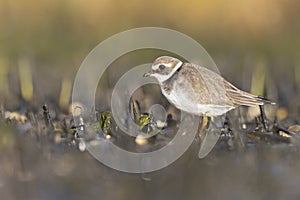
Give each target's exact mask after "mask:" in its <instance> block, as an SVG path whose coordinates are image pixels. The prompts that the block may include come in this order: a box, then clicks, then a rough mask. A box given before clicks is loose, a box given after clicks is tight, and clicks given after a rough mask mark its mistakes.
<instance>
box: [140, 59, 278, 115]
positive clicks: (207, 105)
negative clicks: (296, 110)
mask: <svg viewBox="0 0 300 200" xmlns="http://www.w3.org/2000/svg"><path fill="white" fill-rule="evenodd" d="M144 77H154V78H156V79H157V81H158V83H159V86H160V89H161V92H162V94H163V95H164V96H165V97H166V99H167V100H168V101H169V102H170V103H171V104H172V105H174V106H175V107H176V108H178V109H180V110H183V111H185V112H188V113H190V114H194V115H198V116H206V117H217V116H222V115H224V114H225V113H227V112H228V111H230V110H232V109H235V108H237V107H239V106H263V105H264V104H274V103H273V102H271V101H270V100H268V99H266V98H264V97H260V96H256V95H253V94H250V93H248V92H245V91H243V90H241V89H238V88H237V87H236V86H234V85H233V84H231V83H230V82H228V81H227V80H225V79H224V78H223V77H222V76H221V75H219V74H218V73H216V72H214V71H211V70H209V69H208V68H206V67H202V66H199V65H196V64H192V63H188V62H183V61H181V60H179V59H177V58H175V57H171V56H160V57H158V58H156V59H155V61H154V62H153V64H152V66H151V70H150V71H149V72H147V73H145V74H144Z"/></svg>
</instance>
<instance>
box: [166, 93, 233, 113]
mask: <svg viewBox="0 0 300 200" xmlns="http://www.w3.org/2000/svg"><path fill="white" fill-rule="evenodd" d="M162 93H163V95H164V96H165V97H166V98H167V99H168V101H169V102H170V103H171V104H173V105H174V106H175V107H176V108H178V109H180V110H183V111H185V112H188V113H191V114H195V115H200V116H201V115H206V116H211V117H213V116H220V115H223V114H225V113H226V112H228V111H229V110H231V109H234V108H235V107H233V106H224V105H214V104H199V103H197V102H193V101H191V99H189V98H187V96H186V95H185V93H184V91H180V92H174V91H171V93H170V94H167V93H165V91H164V90H162Z"/></svg>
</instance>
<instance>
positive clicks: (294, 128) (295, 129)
mask: <svg viewBox="0 0 300 200" xmlns="http://www.w3.org/2000/svg"><path fill="white" fill-rule="evenodd" d="M288 130H289V131H292V132H294V133H297V134H300V125H292V126H289V127H288Z"/></svg>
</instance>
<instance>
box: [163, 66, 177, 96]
mask: <svg viewBox="0 0 300 200" xmlns="http://www.w3.org/2000/svg"><path fill="white" fill-rule="evenodd" d="M179 69H180V68H179ZM179 69H178V70H179ZM178 74H179V71H176V72H174V73H173V75H172V76H171V77H170V78H168V79H167V80H165V81H163V82H161V83H160V87H161V90H163V92H165V93H166V94H170V93H171V90H172V89H173V86H174V83H175V82H176V80H177V79H178Z"/></svg>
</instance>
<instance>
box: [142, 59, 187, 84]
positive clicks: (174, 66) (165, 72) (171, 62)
mask: <svg viewBox="0 0 300 200" xmlns="http://www.w3.org/2000/svg"><path fill="white" fill-rule="evenodd" d="M182 64H183V62H182V61H180V60H178V59H177V58H173V57H170V56H161V57H158V58H156V60H155V61H154V63H153V64H152V67H151V70H150V71H149V72H148V73H146V74H144V77H149V76H153V77H155V78H156V79H157V80H158V82H160V83H162V82H164V81H166V80H168V79H169V78H170V77H171V76H172V75H173V74H174V73H175V72H176V71H177V70H178V69H179V68H180V67H181V66H182Z"/></svg>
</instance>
